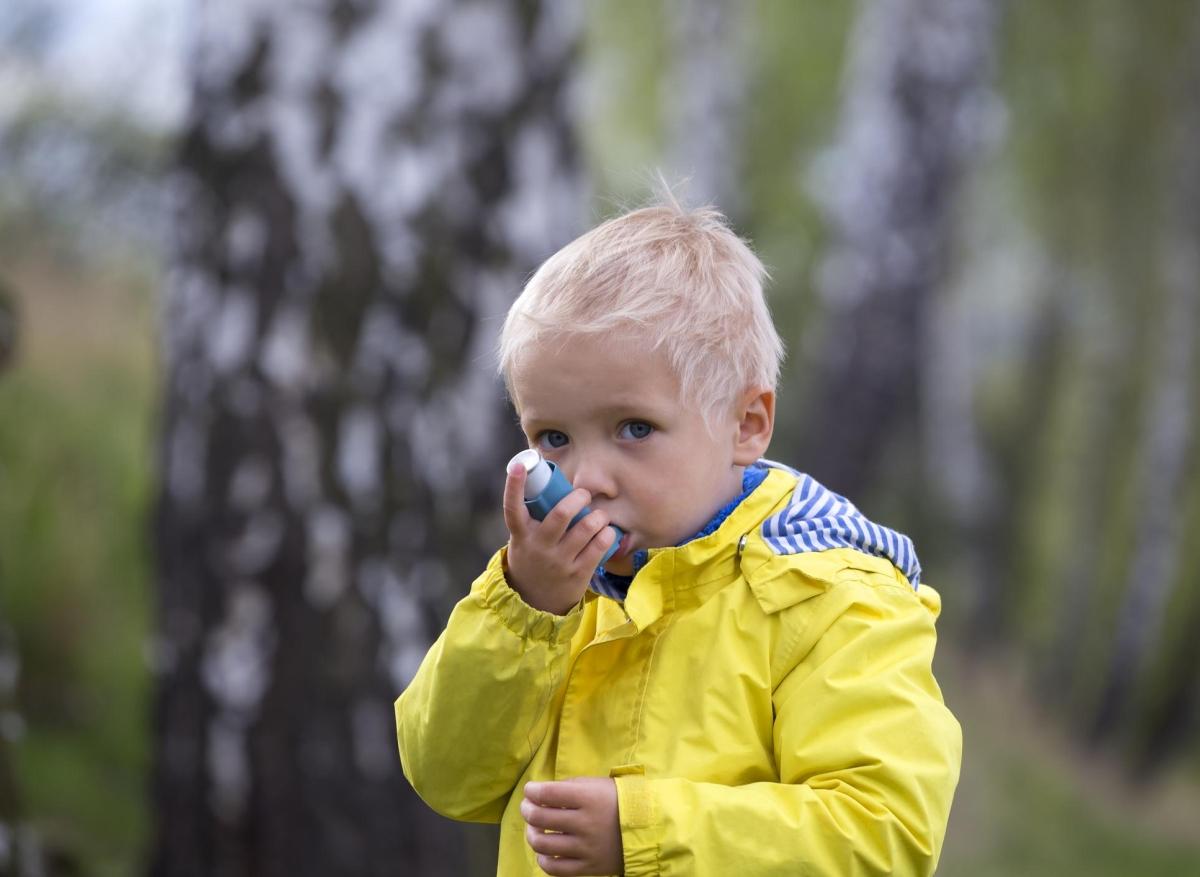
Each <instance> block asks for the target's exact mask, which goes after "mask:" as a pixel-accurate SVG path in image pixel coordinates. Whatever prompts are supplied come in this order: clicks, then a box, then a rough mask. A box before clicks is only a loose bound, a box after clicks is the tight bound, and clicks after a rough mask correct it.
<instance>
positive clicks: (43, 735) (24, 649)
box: [0, 248, 157, 877]
mask: <svg viewBox="0 0 1200 877" xmlns="http://www.w3.org/2000/svg"><path fill="white" fill-rule="evenodd" d="M0 265H3V266H4V267H3V268H2V269H0V274H2V278H0V279H2V280H3V283H4V284H5V285H6V286H7V287H8V288H9V290H10V293H12V294H14V296H15V298H16V301H17V304H18V310H19V314H20V318H19V319H20V323H19V329H18V332H19V335H18V339H19V340H18V345H19V346H18V352H17V359H16V362H15V364H14V366H13V367H12V368H10V370H9V371H7V372H5V373H4V374H2V375H0V612H3V614H4V616H5V618H7V619H8V620H9V621H10V622H11V624H12V626H13V627H14V629H15V631H16V635H17V642H18V648H19V650H20V654H21V660H22V672H21V678H20V683H19V689H18V704H19V708H20V710H21V713H22V715H23V717H24V719H25V723H26V731H25V735H24V737H23V739H22V740H20V741H19V743H18V744H17V746H16V747H15V753H16V759H17V764H16V768H17V774H18V781H19V783H20V786H21V794H22V796H23V798H24V807H25V810H26V812H27V813H28V815H29V816H30V817H31V818H32V819H33V821H34V822H35V823H36V824H37V826H38V828H39V830H40V831H41V832H42V834H43V835H44V837H45V838H46V839H47V840H48V841H49V842H50V844H51V845H52V846H54V847H56V848H58V849H61V850H63V851H64V852H66V853H68V854H69V855H70V856H71V858H73V859H76V860H78V861H79V862H80V863H82V864H83V866H84V873H86V874H95V875H110V874H111V875H114V877H115V875H125V874H130V873H133V872H134V871H135V870H136V861H137V858H138V857H139V856H140V851H141V848H142V846H143V844H144V840H145V837H146V825H147V812H146V811H147V804H146V794H145V793H146V775H147V765H148V737H149V734H148V730H149V724H148V709H147V704H148V694H149V678H148V673H147V671H146V664H145V660H144V657H143V655H144V648H145V643H146V637H147V633H148V630H149V623H150V608H149V607H150V600H149V560H148V551H147V544H146V532H147V528H146V526H145V524H146V508H147V500H148V496H149V490H150V477H151V473H152V466H151V460H152V448H153V445H152V435H151V412H152V410H153V406H154V393H155V365H154V351H153V343H152V339H153V310H152V302H153V289H154V287H155V286H156V283H157V281H156V280H155V279H154V277H153V274H152V273H151V272H150V271H149V270H148V269H146V268H145V267H144V266H130V265H128V264H125V265H121V266H114V265H108V264H106V265H94V264H83V263H80V262H78V261H75V260H73V259H64V258H58V257H57V255H56V254H50V253H46V252H44V251H43V252H40V253H39V252H28V251H26V252H19V253H18V252H14V251H13V249H12V248H6V250H5V252H4V253H3V259H2V261H0Z"/></svg>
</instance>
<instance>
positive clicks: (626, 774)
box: [612, 765, 660, 877]
mask: <svg viewBox="0 0 1200 877" xmlns="http://www.w3.org/2000/svg"><path fill="white" fill-rule="evenodd" d="M612 777H613V781H614V782H615V783H616V784H617V818H618V820H619V821H620V825H621V850H622V855H623V856H624V860H625V877H643V875H656V874H659V873H660V867H659V855H658V840H659V838H658V834H659V830H658V821H659V820H658V801H657V799H656V798H655V795H654V791H653V789H652V788H651V787H650V781H649V780H647V779H646V777H645V775H644V774H643V773H642V771H641V768H640V767H639V766H633V765H631V766H629V767H618V768H614V769H613V770H612Z"/></svg>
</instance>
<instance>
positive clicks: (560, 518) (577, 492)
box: [539, 487, 592, 543]
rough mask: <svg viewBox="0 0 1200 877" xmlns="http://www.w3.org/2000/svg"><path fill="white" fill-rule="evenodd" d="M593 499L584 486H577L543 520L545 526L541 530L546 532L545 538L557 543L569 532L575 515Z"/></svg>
mask: <svg viewBox="0 0 1200 877" xmlns="http://www.w3.org/2000/svg"><path fill="white" fill-rule="evenodd" d="M591 501H592V495H591V494H590V493H588V492H587V491H586V490H584V489H583V488H582V487H577V488H575V489H574V490H572V491H571V492H570V493H568V494H567V495H566V496H564V497H563V498H562V499H560V500H559V501H558V504H557V505H556V506H555V507H554V508H553V509H551V510H550V514H548V515H546V518H545V520H544V521H542V524H543V525H544V526H542V527H540V528H539V532H541V533H544V534H545V538H546V539H547V540H549V541H550V542H551V543H557V542H558V541H559V540H561V539H562V537H563V534H564V533H566V532H567V528H568V527H570V526H571V521H572V520H573V519H574V517H575V516H576V515H577V514H579V513H580V512H581V511H583V510H584V509H585V508H586V507H587V504H588V503H589V502H591Z"/></svg>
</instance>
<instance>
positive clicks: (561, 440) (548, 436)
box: [537, 429, 570, 450]
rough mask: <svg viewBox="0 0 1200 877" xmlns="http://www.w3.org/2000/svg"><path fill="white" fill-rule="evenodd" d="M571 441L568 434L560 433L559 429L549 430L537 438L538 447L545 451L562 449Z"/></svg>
mask: <svg viewBox="0 0 1200 877" xmlns="http://www.w3.org/2000/svg"><path fill="white" fill-rule="evenodd" d="M569 441H570V439H569V438H567V434H566V433H565V432H559V431H558V430H557V429H548V430H546V431H545V432H543V433H542V434H541V435H539V436H538V437H537V445H538V447H540V448H542V449H543V450H554V449H556V448H561V447H563V446H564V445H565V444H567V442H569Z"/></svg>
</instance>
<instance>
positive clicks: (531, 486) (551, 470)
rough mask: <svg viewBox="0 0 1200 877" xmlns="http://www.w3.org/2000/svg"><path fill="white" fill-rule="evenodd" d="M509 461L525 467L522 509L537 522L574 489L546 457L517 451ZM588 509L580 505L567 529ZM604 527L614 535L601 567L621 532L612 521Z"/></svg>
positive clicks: (601, 560)
mask: <svg viewBox="0 0 1200 877" xmlns="http://www.w3.org/2000/svg"><path fill="white" fill-rule="evenodd" d="M513 463H520V464H521V465H522V466H523V467H524V468H525V473H526V475H525V508H527V509H529V514H530V515H532V516H533V517H534V518H536V519H537V520H539V521H542V520H545V518H546V515H548V514H550V510H551V509H552V508H554V507H555V506H556V505H558V502H559V500H561V499H562V498H563V497H564V496H566V495H567V494H568V493H570V492H571V491H572V490H574V488H573V487H572V486H571V482H570V481H568V480H567V476H566V475H563V474H562V472H561V471H560V470H559V468H558V467H557V466H555V465H554V464H553V463H551V462H550V461H549V460H544V459H542V455H541V454H539V453H538V452H537V451H535V450H533V449H530V450H527V451H521V453H519V454H517V455H516V456H515V457H513V458H512V460H510V461H509V465H510V466H511V465H512V464H513ZM590 511H591V509H590V508H584V509H583V510H582V511H581V512H580V513H579V514H577V515H576V516H575V517H573V518H572V519H571V523H570V524H568V525H567V529H570V528H571V527H574V526H575V524H576V523H577V522H578V521H579V519H580V518H582V517H583V516H584V515H586V514H587V513H588V512H590ZM608 526H609V529H610V530H612V531H613V534H614V536H615V537H616V538H615V539H613V544H612V545H610V546H608V551H606V552H604V556H603V557H602V558H600V565H601V566H604V564H605V562H606V561H607V560H608V559H609V558H610V557H612V556H613V554H615V553H616V551H617V549H618V548H620V547H621V538H622V537H623V536H624V535H625V534H624V533H623V532H622V531H621V528H620V527H618V526H616V525H615V524H609V525H608Z"/></svg>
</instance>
